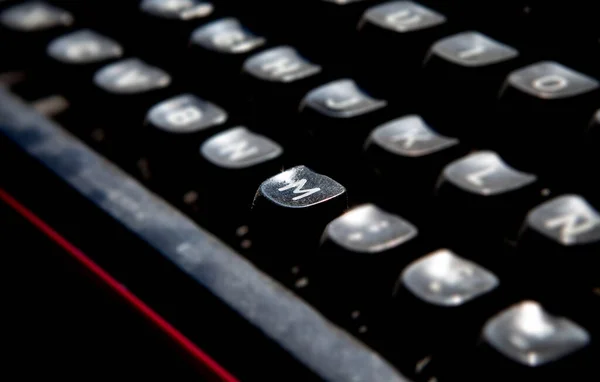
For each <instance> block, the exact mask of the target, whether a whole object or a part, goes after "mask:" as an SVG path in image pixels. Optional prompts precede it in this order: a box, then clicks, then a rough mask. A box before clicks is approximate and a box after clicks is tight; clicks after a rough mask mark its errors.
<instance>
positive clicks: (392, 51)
mask: <svg viewBox="0 0 600 382" xmlns="http://www.w3.org/2000/svg"><path fill="white" fill-rule="evenodd" d="M448 32H449V29H448V26H447V22H446V18H445V16H444V15H442V14H440V13H438V12H436V11H434V10H433V9H429V8H426V7H424V6H422V5H420V4H418V3H414V2H412V1H390V2H387V3H384V4H380V5H376V6H374V7H371V8H369V9H368V10H367V11H366V12H365V13H364V15H363V17H362V19H361V21H360V24H359V34H360V44H361V49H362V51H363V54H362V57H363V58H362V62H361V64H362V66H363V70H361V72H362V73H363V76H364V78H362V77H360V74H357V75H359V77H358V78H359V80H361V82H362V81H365V86H368V88H369V89H371V90H373V91H376V92H381V94H383V95H384V96H385V97H387V98H398V99H402V98H404V99H406V98H408V95H410V96H411V97H412V96H413V95H414V93H412V92H411V90H412V88H411V86H412V85H414V84H415V82H416V81H417V78H415V75H414V73H415V72H417V71H418V70H419V69H420V68H421V66H422V63H423V60H424V58H425V55H426V53H427V50H428V49H429V47H430V46H431V44H432V43H433V42H434V41H436V40H438V39H439V38H441V37H443V36H446V35H448ZM390 84H395V85H396V86H393V85H392V86H390Z"/></svg>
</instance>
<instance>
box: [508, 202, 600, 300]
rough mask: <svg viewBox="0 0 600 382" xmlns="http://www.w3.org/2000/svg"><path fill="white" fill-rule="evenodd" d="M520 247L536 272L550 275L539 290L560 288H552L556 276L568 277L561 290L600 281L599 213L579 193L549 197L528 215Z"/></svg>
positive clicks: (591, 284)
mask: <svg viewBox="0 0 600 382" xmlns="http://www.w3.org/2000/svg"><path fill="white" fill-rule="evenodd" d="M519 248H520V250H521V251H522V255H521V256H522V258H523V259H529V261H528V263H529V265H530V268H532V271H533V272H535V273H536V274H539V275H548V276H549V279H548V280H546V283H547V285H545V287H543V288H540V289H542V290H546V291H547V292H548V293H550V290H553V291H554V290H555V289H557V288H553V287H552V285H553V284H554V280H556V276H557V275H560V277H561V279H562V280H565V281H566V280H568V281H566V282H564V283H561V284H562V285H561V286H560V287H559V288H558V289H560V290H562V291H564V290H565V288H573V287H582V286H584V287H587V288H591V287H595V286H596V285H595V284H598V282H597V280H600V271H599V269H600V213H599V212H598V211H597V210H596V209H594V208H593V207H592V206H591V205H590V204H589V203H588V202H587V201H586V200H585V199H583V198H582V197H581V196H578V195H573V194H570V195H562V196H559V197H556V198H554V199H552V200H549V201H547V202H545V203H543V204H541V205H540V206H537V207H536V208H534V209H533V210H531V211H530V212H529V214H528V215H527V219H526V220H525V224H524V226H523V229H522V231H521V235H520V238H519ZM540 281H541V279H540ZM553 295H554V294H553ZM546 297H548V296H546Z"/></svg>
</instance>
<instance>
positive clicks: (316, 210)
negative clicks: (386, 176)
mask: <svg viewBox="0 0 600 382" xmlns="http://www.w3.org/2000/svg"><path fill="white" fill-rule="evenodd" d="M238 197H240V198H245V197H247V196H244V195H239V196H238ZM346 207H347V194H346V189H345V188H344V186H342V185H341V184H339V183H338V182H336V181H335V180H333V179H331V178H329V177H327V176H325V175H321V174H317V173H315V172H313V171H311V170H310V169H308V168H307V167H305V166H297V167H293V168H291V169H289V170H287V171H285V172H282V173H280V174H278V175H275V176H273V177H271V178H269V179H267V180H266V181H264V182H263V183H262V184H261V185H260V187H259V188H258V191H257V192H256V196H255V197H254V203H253V206H252V227H251V230H252V231H253V232H254V234H255V235H256V236H255V237H256V241H257V242H258V245H259V246H260V247H261V248H263V249H264V250H262V251H261V253H263V254H266V255H268V257H269V259H268V260H269V261H271V262H283V263H286V262H288V261H294V260H295V259H297V258H299V257H300V258H302V257H304V258H306V257H307V256H310V255H314V251H316V250H317V248H318V245H319V237H320V236H321V234H322V233H323V230H324V228H325V226H326V225H327V223H329V222H330V221H331V220H333V219H334V218H335V217H337V216H339V215H340V214H341V213H342V212H343V211H344V210H345V209H346Z"/></svg>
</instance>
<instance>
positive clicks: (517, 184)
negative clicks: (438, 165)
mask: <svg viewBox="0 0 600 382" xmlns="http://www.w3.org/2000/svg"><path fill="white" fill-rule="evenodd" d="M536 182H537V177H536V176H535V175H533V174H528V173H524V172H520V171H517V170H515V169H513V168H511V167H509V166H508V165H507V164H506V163H504V161H503V160H502V159H501V158H500V157H499V156H498V155H497V154H496V153H494V152H491V151H480V152H475V153H473V154H470V155H468V156H466V157H463V158H461V159H458V160H456V161H454V162H452V163H450V164H449V165H448V166H446V168H445V169H444V171H443V172H442V175H441V177H440V180H439V182H438V187H437V196H438V201H439V203H440V208H441V209H442V211H440V212H441V213H442V215H443V216H444V219H443V222H444V223H443V224H444V225H443V226H442V227H440V232H445V233H446V234H447V235H448V237H447V239H448V240H449V241H450V242H452V243H453V244H455V245H456V247H454V248H462V249H461V252H462V253H463V254H465V256H467V257H469V256H470V255H471V254H474V255H475V256H480V257H481V256H484V253H485V256H484V257H485V259H480V258H479V257H478V258H477V260H481V264H482V265H484V266H486V267H489V263H486V262H484V260H491V259H493V258H494V255H492V254H491V253H492V252H493V251H494V250H498V249H499V248H498V246H499V245H500V244H502V242H503V239H504V238H506V237H510V238H513V235H516V233H517V231H518V227H519V224H520V222H521V221H522V218H523V217H524V216H525V213H526V212H527V210H528V209H529V208H531V206H533V205H535V203H536V201H537V200H538V198H540V194H539V191H538V190H537V188H536V187H535V186H536ZM484 249H485V250H484ZM491 269H492V270H494V271H495V272H498V270H497V269H496V268H494V267H493V266H492V267H491Z"/></svg>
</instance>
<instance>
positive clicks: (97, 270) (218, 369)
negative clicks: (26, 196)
mask: <svg viewBox="0 0 600 382" xmlns="http://www.w3.org/2000/svg"><path fill="white" fill-rule="evenodd" d="M0 199H1V200H3V201H4V202H6V204H8V205H9V206H11V207H12V208H13V209H14V210H15V211H17V212H18V213H19V214H20V215H22V216H23V217H24V218H25V219H26V220H27V221H29V222H30V223H31V224H33V225H34V226H35V227H36V228H38V229H39V230H40V231H41V232H43V233H44V234H45V235H46V236H48V238H50V239H51V240H52V241H54V242H55V243H56V244H57V245H59V246H60V247H61V248H63V249H64V250H65V251H66V252H67V253H69V255H71V256H72V257H73V258H74V259H75V260H77V261H78V262H79V263H81V264H82V265H83V266H84V267H85V268H87V269H88V270H89V271H91V272H92V273H93V274H94V275H95V276H97V277H98V278H99V279H100V280H101V281H102V282H104V283H105V284H106V285H107V286H109V287H110V288H111V289H112V290H113V291H115V292H116V293H117V294H118V295H119V296H121V297H122V298H123V299H125V301H127V302H128V303H129V304H130V305H131V306H133V307H134V308H135V309H136V310H137V311H139V312H140V313H141V314H143V315H144V316H145V317H146V318H147V319H149V320H150V321H151V322H152V323H154V324H155V325H156V326H157V327H158V328H159V329H160V330H162V331H163V332H164V333H165V334H167V335H168V336H169V337H170V338H171V339H172V340H173V341H174V342H175V343H176V344H177V345H179V346H180V347H181V348H182V349H183V350H185V351H186V352H187V353H188V354H190V355H191V356H192V357H193V358H195V359H196V360H197V361H199V362H200V363H201V364H202V365H203V366H205V367H206V368H207V369H208V370H209V371H210V372H211V373H212V374H213V376H214V377H215V378H216V380H218V381H222V382H238V379H237V378H235V377H234V376H233V375H231V374H230V373H229V372H228V371H227V370H225V369H224V368H223V367H222V366H221V365H219V364H218V363H217V362H216V361H215V360H213V359H212V358H211V357H210V356H208V355H207V354H206V353H205V352H203V351H202V350H201V349H200V348H199V347H198V346H196V345H195V344H194V343H193V342H192V341H190V340H189V339H188V338H187V337H186V336H184V335H183V334H182V333H181V332H180V331H178V330H177V329H175V328H174V327H173V326H172V325H171V324H169V323H168V322H167V321H166V320H165V319H164V318H162V317H161V316H160V315H159V314H158V313H156V312H155V311H154V310H152V308H150V307H149V306H148V305H146V304H145V303H144V302H143V301H142V300H140V299H139V298H138V297H137V296H135V295H134V294H133V293H131V292H130V291H129V290H127V288H125V287H124V286H123V285H122V284H121V283H119V282H118V281H117V280H116V279H114V278H113V277H112V276H111V275H109V274H108V273H107V272H106V271H105V270H104V269H102V268H101V267H100V266H98V265H97V264H96V263H95V262H94V261H93V260H91V259H90V258H89V257H88V256H86V254H85V253H83V252H82V251H81V250H79V249H78V248H77V247H75V246H74V245H73V244H71V243H70V242H69V241H68V240H66V239H65V238H64V237H63V236H61V235H60V234H59V233H58V232H56V231H55V230H53V229H52V228H51V227H50V226H48V225H47V224H46V223H45V222H44V221H42V220H41V219H40V218H39V217H37V216H36V215H35V214H34V213H33V212H31V211H30V210H29V209H27V208H26V207H25V206H23V205H22V204H21V203H19V202H18V201H17V200H16V199H15V198H13V197H12V196H11V195H9V194H8V193H6V192H5V191H4V190H3V189H1V188H0Z"/></svg>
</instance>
